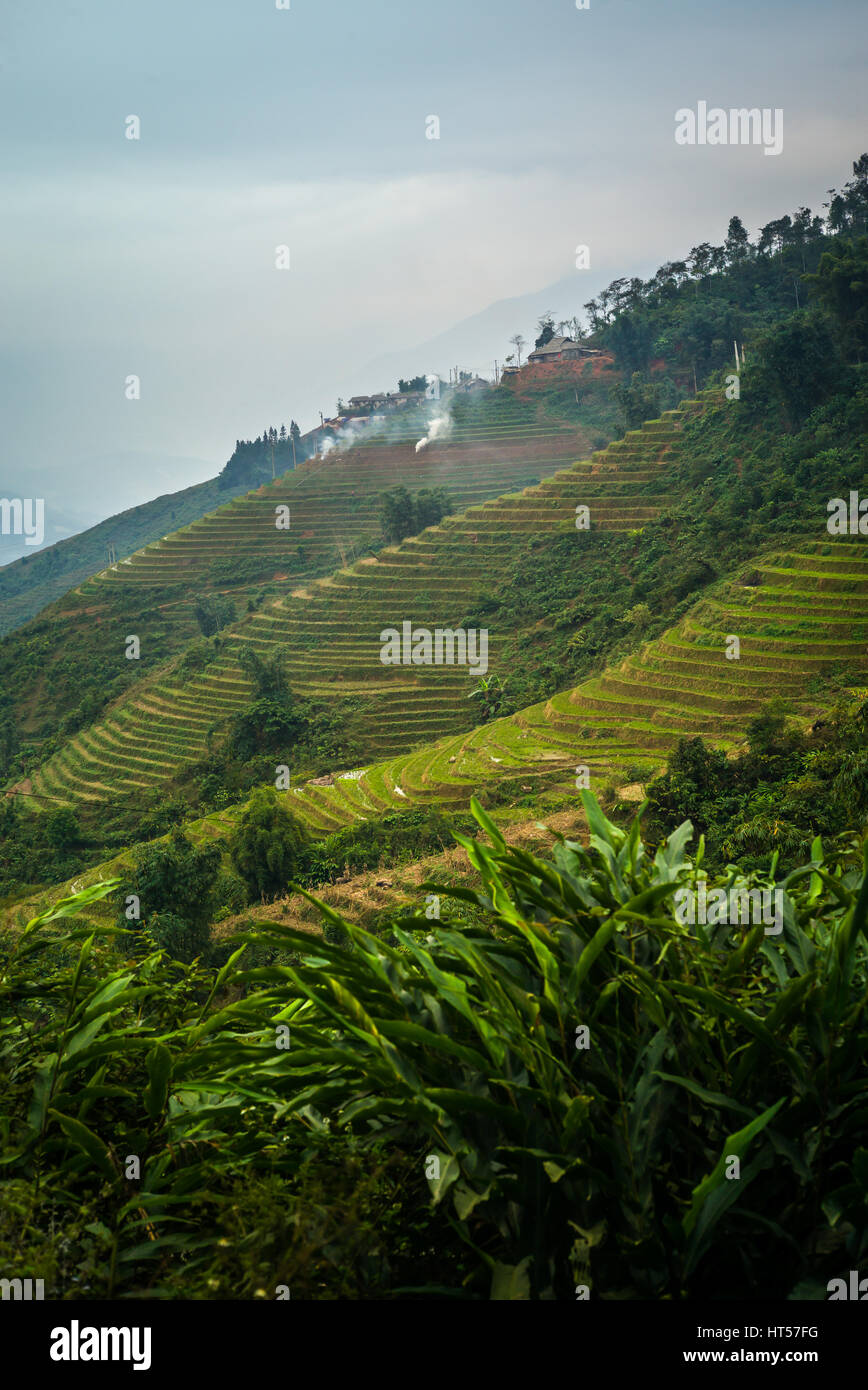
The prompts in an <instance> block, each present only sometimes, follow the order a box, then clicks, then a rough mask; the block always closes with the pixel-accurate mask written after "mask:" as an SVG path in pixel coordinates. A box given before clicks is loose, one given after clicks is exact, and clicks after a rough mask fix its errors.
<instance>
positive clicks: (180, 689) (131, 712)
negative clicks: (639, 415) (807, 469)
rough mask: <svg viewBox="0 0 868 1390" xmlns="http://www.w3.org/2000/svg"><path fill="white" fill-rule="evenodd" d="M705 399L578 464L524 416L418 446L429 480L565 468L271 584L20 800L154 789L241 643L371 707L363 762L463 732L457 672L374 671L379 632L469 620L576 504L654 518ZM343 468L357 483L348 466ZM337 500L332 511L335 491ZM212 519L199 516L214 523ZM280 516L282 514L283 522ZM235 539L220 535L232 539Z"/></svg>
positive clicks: (183, 753) (207, 719) (192, 744)
mask: <svg viewBox="0 0 868 1390" xmlns="http://www.w3.org/2000/svg"><path fill="white" fill-rule="evenodd" d="M708 403H709V402H708V401H707V400H704V399H697V400H694V401H691V402H688V403H686V404H685V405H684V406H682V407H681V408H680V409H679V410H678V411H669V412H667V414H666V415H665V416H664V417H662V418H661V419H660V420H657V421H651V422H649V423H648V424H646V425H645V426H644V428H643V429H642V430H637V431H633V432H632V433H631V434H628V435H627V436H626V437H625V439H623V440H621V441H619V442H618V443H615V444H612V445H610V446H609V447H608V448H607V449H605V450H603V451H600V452H598V453H596V454H594V455H592V456H591V458H589V459H585V460H579V461H576V460H575V459H574V458H572V457H571V455H570V450H569V439H568V437H567V435H568V433H569V432H564V431H563V430H554V431H546V432H544V433H542V434H541V433H540V432H539V431H537V432H536V433H533V432H531V429H530V427H526V426H516V427H514V428H515V431H516V432H521V433H522V439H521V442H520V443H515V442H510V441H509V440H504V438H503V437H501V436H500V435H498V436H497V437H496V439H495V438H494V437H493V436H491V435H490V433H489V434H486V431H485V429H481V430H480V431H479V432H478V434H479V437H478V438H477V439H476V440H475V441H474V443H473V444H469V443H467V442H466V441H460V440H459V441H456V440H454V439H451V440H450V441H449V442H447V443H446V444H445V445H442V446H441V445H438V446H436V447H430V448H429V449H427V450H425V451H424V452H423V455H421V456H420V457H423V458H424V459H425V467H426V470H427V471H426V474H425V481H426V484H427V485H429V486H430V485H434V484H436V483H437V481H438V478H439V476H442V475H443V473H444V472H445V470H451V471H452V472H455V471H456V470H458V467H459V466H458V464H457V463H456V459H459V460H463V463H462V464H461V467H463V468H464V469H465V470H467V469H468V468H471V465H472V468H475V469H477V470H479V471H481V470H482V466H483V465H484V466H485V468H486V469H494V470H496V469H497V468H509V467H513V468H515V467H516V466H523V467H528V466H530V464H531V463H533V464H535V465H536V466H537V467H540V466H541V465H543V464H545V465H549V466H551V465H553V464H554V465H557V464H558V463H561V462H563V463H566V464H568V466H567V467H565V468H562V469H560V470H558V471H557V472H555V473H554V474H553V476H551V477H550V478H548V479H547V480H546V481H544V482H543V483H541V484H540V485H538V486H535V487H529V488H526V489H525V490H524V491H522V492H521V493H514V494H507V495H505V496H501V497H498V498H497V499H496V500H494V501H488V502H485V503H483V504H482V505H479V506H470V507H468V509H467V510H466V511H464V512H463V513H462V514H460V515H458V516H452V517H448V518H445V519H444V521H443V523H442V524H441V525H440V526H437V527H432V528H429V530H427V531H426V532H424V533H423V534H422V535H421V536H419V537H415V538H412V539H410V540H407V541H405V542H404V543H403V544H402V545H400V546H397V547H393V548H391V549H387V550H385V551H381V552H380V553H379V554H378V555H377V556H376V557H373V556H371V557H369V558H367V559H363V560H361V561H359V562H357V563H356V564H354V565H353V566H352V567H351V568H347V569H343V570H340V571H338V572H337V573H336V574H333V575H331V576H330V577H329V578H327V579H323V580H319V581H315V582H312V583H309V584H308V585H307V587H305V588H301V589H296V590H295V591H294V592H290V593H287V595H286V596H285V597H284V598H282V599H280V600H278V601H277V602H276V603H274V604H272V605H271V606H270V607H268V608H266V609H263V610H262V611H259V612H256V613H253V614H251V615H249V616H248V617H247V618H246V619H245V620H244V621H243V622H241V623H238V624H236V625H235V627H234V628H231V629H227V630H226V631H225V633H224V634H223V636H224V638H225V641H226V656H225V658H224V659H222V660H221V661H220V662H219V663H215V664H213V665H212V666H210V667H208V668H207V670H206V671H204V672H202V673H201V674H200V675H198V676H197V677H195V678H193V679H190V680H188V681H186V682H184V683H181V682H172V681H171V680H164V681H162V682H161V681H151V682H141V683H140V684H139V685H137V686H136V687H135V689H134V690H133V691H132V692H131V693H129V694H128V695H127V696H125V697H124V699H123V700H122V701H121V702H119V703H118V705H116V706H115V707H114V709H113V710H112V711H111V713H110V714H109V716H108V717H107V718H106V719H104V720H103V721H102V722H101V723H99V724H97V725H95V726H93V727H92V728H90V729H89V730H87V731H85V732H83V733H81V734H79V735H78V736H77V737H76V738H75V739H73V740H72V741H71V742H70V743H69V744H67V745H66V746H65V747H64V748H63V749H62V750H61V751H60V752H59V753H57V754H56V755H55V756H54V757H53V758H51V759H50V761H49V762H47V763H46V764H45V765H44V767H43V768H42V769H41V770H40V771H39V773H38V774H37V775H36V777H35V778H34V780H33V785H32V789H31V794H32V795H33V797H34V798H36V799H37V804H41V805H46V804H59V803H70V804H72V803H75V802H77V801H81V800H93V801H101V800H106V799H111V798H113V797H121V796H123V797H126V796H129V795H130V794H134V793H135V791H136V790H137V789H140V788H147V787H157V786H160V785H161V784H165V783H166V782H167V781H169V780H170V779H171V778H172V777H173V776H174V775H176V774H177V772H178V770H179V768H180V767H181V766H183V765H184V764H188V763H190V762H191V761H195V760H197V759H199V758H202V757H203V756H204V755H205V752H206V749H207V740H208V733H209V730H210V729H212V728H213V727H214V726H217V725H219V724H220V723H221V721H224V720H226V719H227V718H228V717H229V716H231V715H232V714H234V713H235V712H236V711H238V710H239V709H241V708H242V707H243V706H244V705H245V703H246V702H247V701H248V699H249V696H250V691H251V687H250V683H249V681H248V680H247V678H246V676H245V675H244V673H243V672H242V670H241V668H240V666H239V664H238V662H237V659H235V658H234V656H233V651H237V650H238V649H239V648H240V647H241V646H244V645H248V646H252V647H253V648H254V649H256V650H258V651H260V652H261V653H262V654H265V653H268V652H269V651H273V650H276V649H281V650H282V651H283V652H284V653H285V654H286V658H287V674H288V677H289V681H290V684H291V686H292V689H293V690H294V691H295V692H296V693H297V694H299V695H302V696H313V697H319V698H328V697H334V696H335V695H353V694H356V695H360V696H364V697H365V699H366V700H367V701H369V702H374V703H375V706H376V709H375V713H374V714H373V716H372V717H371V719H370V721H369V732H368V739H367V742H368V746H369V749H370V754H371V756H372V757H377V756H383V757H385V756H387V755H389V754H392V753H397V752H399V751H400V750H402V749H407V748H411V747H413V746H415V745H419V744H423V743H429V742H431V741H432V740H435V739H437V738H438V737H440V736H441V735H443V734H444V733H446V732H447V731H450V730H452V731H454V730H455V729H456V728H458V729H460V728H461V727H462V725H463V726H464V727H465V728H466V727H467V726H468V725H469V723H470V722H471V719H472V714H473V710H474V707H473V705H471V704H469V703H468V700H467V696H468V694H469V691H470V689H471V688H472V684H474V683H475V682H472V681H471V680H470V679H469V678H468V673H467V671H466V670H465V669H462V668H460V667H457V666H452V667H450V666H439V667H425V666H421V667H387V666H384V665H383V664H382V663H381V661H380V648H381V642H380V633H381V631H382V630H383V629H384V628H387V627H396V628H399V629H400V627H401V624H402V622H404V621H405V620H409V621H411V622H412V623H413V624H415V625H422V626H424V627H428V628H429V629H434V628H437V627H457V626H458V625H459V624H461V623H462V620H463V619H465V617H467V615H468V614H471V615H472V611H473V608H474V605H475V604H476V602H477V600H478V598H479V594H480V590H481V588H484V586H485V584H486V583H489V584H492V585H493V584H494V583H496V582H497V580H498V579H499V577H500V576H502V574H503V573H504V572H506V571H507V570H508V566H509V561H510V557H511V556H512V555H514V554H515V553H516V549H517V548H520V547H521V548H523V547H524V546H526V544H527V541H528V539H529V538H531V537H536V536H541V535H546V534H552V533H557V532H573V533H574V534H575V519H576V507H577V506H580V505H585V506H588V507H589V509H590V521H591V527H592V528H599V529H601V530H611V531H623V530H630V529H634V528H639V527H641V526H642V525H643V524H644V523H645V522H647V521H648V520H650V519H651V518H653V517H655V516H657V515H658V514H659V512H660V511H661V509H663V508H664V507H666V506H667V504H669V503H670V501H672V500H673V498H672V497H671V496H670V494H669V493H668V492H666V491H665V490H664V489H663V488H662V486H661V481H660V480H661V478H662V477H664V476H666V475H669V474H670V470H671V468H672V465H673V464H674V463H676V464H677V460H678V456H679V449H680V448H681V447H683V425H684V422H685V420H686V419H687V418H688V417H689V416H690V415H692V414H693V413H695V412H696V411H699V410H702V409H704V408H705V407H706V406H707V404H708ZM488 450H490V451H491V455H492V457H491V460H488V458H487V451H488ZM393 452H394V446H393V450H392V451H390V452H389V457H388V458H382V459H379V461H372V463H371V466H372V467H373V466H374V464H375V463H376V467H377V468H379V469H380V472H379V473H378V474H377V475H376V476H377V477H378V478H379V479H380V482H379V483H378V484H377V487H378V490H379V489H381V488H382V487H384V486H386V485H390V483H387V480H386V477H385V474H384V473H383V471H382V470H383V469H386V470H388V469H392V468H394V469H396V470H397V471H396V473H395V479H397V478H399V477H400V476H406V468H407V460H406V459H405V460H404V462H403V464H402V463H401V461H400V459H399V458H393V457H392V453H393ZM504 459H506V460H507V462H504ZM402 470H403V472H402ZM353 476H354V477H355V478H356V485H357V486H358V469H356V470H355V472H354V475H353ZM391 481H394V479H392V480H391ZM346 485H347V486H350V482H349V481H347V483H346ZM335 486H336V485H335V484H334V483H333V484H332V487H335ZM467 486H468V487H470V486H471V484H470V482H468V484H467ZM277 492H278V489H274V488H268V489H266V490H264V493H263V497H262V498H260V496H259V494H257V495H256V496H255V497H253V498H248V499H245V501H244V503H235V504H233V506H232V508H231V509H227V511H228V510H231V511H232V512H233V514H237V513H239V511H240V509H242V508H244V509H245V510H244V515H245V517H246V519H247V520H246V524H249V525H251V526H255V525H265V524H268V525H271V526H272V528H273V521H270V520H269V516H268V512H269V510H270V509H271V508H273V506H274V504H275V501H274V499H275V496H276V495H277ZM266 493H267V496H266V495H265V494H266ZM263 499H264V500H263ZM291 505H293V504H291ZM341 506H342V507H343V508H344V509H346V508H347V500H346V498H344V499H343V500H342V502H341ZM248 513H249V516H248ZM320 515H322V514H320ZM216 516H219V514H216ZM216 516H215V518H211V519H209V521H210V523H211V524H212V525H214V526H216V525H217V521H216ZM271 516H272V517H273V511H272V512H271ZM295 516H296V513H295V511H294V512H293V524H295ZM257 517H258V518H259V519H258V520H257ZM320 524H321V525H324V522H322V520H321V521H320ZM204 525H205V523H202V524H201V526H200V527H199V528H198V529H202V527H204ZM580 543H581V541H580V539H578V540H577V544H580ZM179 544H183V543H181V542H179ZM238 544H239V542H238V533H237V532H236V534H235V538H234V540H233V541H232V545H238ZM170 563H175V562H174V561H171V562H170ZM178 563H180V561H179V562H178ZM191 563H202V562H201V561H195V562H193V561H191ZM170 572H175V571H172V570H170ZM118 582H120V581H118ZM134 582H135V581H134ZM155 582H156V581H155ZM473 625H476V624H473ZM497 660H498V658H497V634H496V633H492V634H491V635H490V647H489V669H490V670H493V671H496V670H497Z"/></svg>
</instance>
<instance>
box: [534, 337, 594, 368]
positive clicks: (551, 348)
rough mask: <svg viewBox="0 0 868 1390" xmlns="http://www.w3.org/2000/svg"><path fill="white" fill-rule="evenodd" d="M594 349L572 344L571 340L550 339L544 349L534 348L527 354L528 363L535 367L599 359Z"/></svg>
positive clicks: (581, 344)
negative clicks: (583, 358) (588, 358)
mask: <svg viewBox="0 0 868 1390" xmlns="http://www.w3.org/2000/svg"><path fill="white" fill-rule="evenodd" d="M599 355H600V354H599V352H598V351H597V349H596V348H589V347H585V346H584V344H583V343H577V342H574V341H573V339H572V338H557V337H556V338H551V339H549V341H548V342H547V343H546V345H545V347H541V348H535V349H534V351H533V352H531V353H529V354H528V359H527V360H528V362H530V363H533V365H534V366H536V365H537V364H538V363H541V362H542V363H544V362H570V361H577V360H578V359H580V358H582V357H599Z"/></svg>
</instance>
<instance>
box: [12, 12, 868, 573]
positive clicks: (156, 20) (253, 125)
mask: <svg viewBox="0 0 868 1390" xmlns="http://www.w3.org/2000/svg"><path fill="white" fill-rule="evenodd" d="M866 50H868V6H866V5H865V3H864V0H824V3H823V4H818V3H808V0H763V3H761V4H759V3H756V0H729V3H725V2H724V0H715V2H714V3H712V2H711V0H590V7H589V8H588V9H587V10H579V9H577V8H576V4H575V0H472V3H469V0H439V3H436V4H435V3H430V4H429V3H422V2H421V0H291V4H290V8H289V9H286V10H282V9H281V10H279V9H278V8H277V6H276V3H275V0H146V3H142V2H141V0H139V3H135V4H134V3H132V2H131V0H79V3H77V4H75V3H64V0H4V2H3V5H2V8H0V170H2V180H3V190H4V193H3V210H2V213H0V255H2V291H0V294H2V302H0V411H2V418H3V450H4V452H3V455H2V457H0V495H4V496H43V497H45V498H46V507H47V513H48V516H47V520H49V522H50V525H49V534H48V538H49V539H51V538H54V537H56V536H57V535H59V534H64V533H65V532H72V531H75V530H77V529H79V528H80V527H81V526H82V525H84V524H89V523H91V522H93V521H95V520H97V519H99V518H101V517H103V516H107V515H109V514H110V513H112V512H113V511H116V510H118V509H119V508H121V507H124V506H129V505H132V504H133V503H135V502H139V501H144V500H146V499H147V498H149V497H151V496H153V495H155V494H156V493H158V492H164V491H169V490H174V489H176V488H181V487H185V486H187V485H189V484H190V483H192V482H197V481H199V480H200V479H203V478H205V477H209V476H212V475H213V474H214V473H215V472H216V471H217V470H218V469H219V468H220V467H221V466H222V464H223V463H224V461H225V459H226V458H227V457H228V455H229V453H231V450H232V447H233V445H234V441H235V439H236V438H237V437H250V436H254V435H256V434H258V433H259V432H260V430H261V429H262V427H263V426H265V425H270V424H272V423H274V424H279V423H280V422H281V421H286V422H287V423H288V422H289V419H290V417H295V418H296V419H297V420H298V421H299V423H300V424H301V426H302V428H303V429H306V428H309V427H310V426H311V425H312V424H313V423H314V422H315V421H316V420H317V419H318V411H319V409H322V410H323V411H325V412H326V413H327V414H328V413H331V412H332V411H333V410H334V406H335V401H336V399H337V397H338V395H343V396H344V397H346V396H348V395H350V394H353V392H355V391H360V390H367V389H371V388H376V387H380V388H383V389H385V388H387V387H391V386H394V384H395V383H394V381H393V380H391V379H390V378H388V377H387V378H386V379H382V378H381V376H380V375H379V372H380V370H382V371H385V370H386V369H387V366H388V369H389V370H391V369H393V368H394V365H395V362H396V361H397V362H400V361H401V360H404V359H405V366H406V373H407V374H411V373H412V374H415V373H416V372H418V371H444V372H445V371H446V370H447V369H448V368H449V367H450V366H452V365H454V364H455V363H456V362H458V363H460V365H462V366H467V367H472V368H476V369H478V370H482V371H486V370H490V368H491V365H492V363H493V360H494V358H495V357H500V358H501V359H502V358H503V356H504V355H505V353H506V352H507V351H509V350H510V349H509V348H508V345H507V342H506V340H505V339H506V336H508V334H507V333H506V328H505V325H506V324H507V323H509V322H510V321H511V320H510V315H511V314H512V313H513V308H512V306H510V307H509V308H507V309H506V310H500V311H499V310H496V309H495V310H494V311H493V312H492V314H491V315H490V316H489V317H487V318H486V317H483V319H482V320H479V319H477V320H476V321H475V323H474V324H472V325H471V326H470V327H469V328H468V329H467V330H463V329H460V328H459V329H458V330H457V331H456V332H455V333H454V334H451V335H448V337H447V340H446V341H445V344H444V340H443V339H442V338H441V337H440V335H442V334H444V333H445V332H446V331H447V330H449V329H451V328H452V327H453V326H454V325H459V324H461V322H462V321H463V320H464V319H466V318H473V317H474V316H476V315H479V314H480V312H481V311H484V310H485V309H486V308H487V307H488V306H489V305H494V304H497V302H498V301H501V300H503V299H505V298H512V297H516V296H527V297H528V298H525V299H521V298H520V299H519V300H518V302H517V304H516V306H515V310H514V315H515V321H512V326H511V328H510V332H516V331H522V332H524V334H525V336H528V334H529V332H530V330H531V329H532V327H533V318H534V310H535V309H536V310H538V309H539V308H548V307H550V308H552V309H554V310H555V312H556V313H557V314H558V316H559V317H561V316H563V317H567V316H569V315H570V314H572V313H574V312H578V311H580V310H581V306H582V304H583V303H584V302H585V301H586V300H587V299H588V298H589V297H590V296H591V294H593V293H595V292H596V291H597V290H598V289H599V288H600V287H601V286H602V285H603V284H605V283H607V282H608V281H609V280H610V279H612V278H614V276H616V275H631V274H647V273H649V272H651V271H653V270H654V269H655V268H656V266H657V265H659V264H660V263H661V262H662V261H663V260H666V259H670V258H672V257H675V256H678V255H680V254H683V253H686V252H687V251H688V250H689V249H690V247H691V246H693V245H695V244H696V243H697V242H699V241H704V240H709V241H720V240H721V239H722V238H723V235H724V233H725V230H726V223H727V221H728V219H729V217H730V215H731V214H732V213H735V212H737V213H739V214H740V215H741V216H742V217H743V218H744V220H745V222H746V223H747V225H748V226H749V227H750V228H751V230H752V231H754V230H755V229H756V228H757V227H758V226H759V225H760V224H761V223H763V222H765V221H768V220H769V219H770V218H772V217H775V216H779V215H781V214H782V213H783V212H786V211H791V210H793V209H794V208H795V207H797V206H799V205H800V204H802V203H808V204H809V205H810V206H812V207H814V208H815V209H816V210H819V209H820V206H821V204H822V201H823V199H824V197H825V194H826V190H827V189H828V188H829V187H830V186H832V185H833V184H834V185H838V186H840V184H842V183H843V182H844V181H845V180H846V179H847V177H848V176H849V173H850V167H851V164H852V161H853V159H855V158H856V157H857V156H858V155H859V154H860V153H861V152H862V150H864V149H866V148H868V84H866V82H865V71H866V57H868V52H866ZM700 100H704V101H707V102H708V103H709V105H711V106H715V105H718V106H722V107H725V108H729V107H731V106H739V107H740V106H748V107H753V106H758V107H770V108H780V109H782V110H783V113H784V144H783V152H782V153H781V154H780V155H779V156H777V157H767V156H765V155H764V154H763V151H762V149H761V148H758V147H756V146H747V147H742V146H735V147H729V146H727V147H722V148H721V147H718V148H712V147H709V146H704V147H699V146H696V147H681V146H678V145H677V144H676V143H675V140H674V126H675V122H674V113H675V111H676V110H677V109H678V108H681V107H695V106H696V104H697V102H698V101H700ZM131 115H134V116H138V118H139V119H140V122H141V135H140V139H139V140H136V141H134V140H129V139H127V138H126V136H125V122H126V119H127V117H129V116H131ZM432 115H436V116H437V117H438V118H439V122H440V138H439V140H430V139H427V138H426V118H428V117H429V116H432ZM580 243H582V244H587V245H588V246H589V247H590V251H591V269H590V270H584V271H577V270H576V269H575V248H576V246H577V245H578V244H580ZM284 244H285V245H288V246H289V248H290V268H289V270H278V269H276V268H275V247H276V246H278V245H284ZM551 285H557V286H558V291H557V293H558V299H559V302H557V303H554V302H552V303H548V302H546V296H545V290H546V288H547V287H548V286H551ZM538 291H539V292H540V296H537V297H535V292H538ZM435 339H436V340H438V345H437V347H436V349H435V348H432V349H430V350H428V349H424V350H420V351H418V352H414V351H413V349H414V348H416V347H417V345H422V344H426V343H428V342H429V340H435ZM403 350H406V352H404V351H403ZM396 353H398V354H399V355H398V357H397V358H396V357H395V354H396ZM435 354H440V355H442V356H443V357H444V360H443V361H440V360H434V361H428V360H424V359H425V358H426V357H427V356H429V355H432V356H433V355H435ZM380 359H382V367H381V368H379V367H378V366H377V363H378V360H380ZM387 359H388V362H387ZM420 359H423V360H420ZM133 374H135V375H137V376H138V377H140V380H141V399H139V400H127V399H126V398H125V394H124V383H125V379H126V378H127V377H128V376H130V375H133ZM0 546H2V541H0ZM4 558H9V551H8V550H7V554H6V556H5V557H4V556H3V554H2V552H0V562H2V560H3V559H4Z"/></svg>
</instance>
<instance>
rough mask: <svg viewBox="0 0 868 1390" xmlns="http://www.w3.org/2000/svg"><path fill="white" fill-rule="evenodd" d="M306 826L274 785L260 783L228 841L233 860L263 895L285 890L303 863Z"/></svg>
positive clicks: (254, 887)
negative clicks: (265, 785) (264, 785)
mask: <svg viewBox="0 0 868 1390" xmlns="http://www.w3.org/2000/svg"><path fill="white" fill-rule="evenodd" d="M307 841H308V835H307V831H306V830H305V829H304V826H303V825H301V824H300V822H299V821H298V820H296V818H295V817H294V816H293V814H292V812H291V811H289V810H288V809H287V807H286V805H285V804H284V802H283V801H282V800H281V799H279V798H278V795H277V792H276V791H275V790H274V787H258V788H257V790H256V791H255V792H254V793H253V795H252V797H251V798H250V800H249V802H248V803H247V806H246V807H245V809H244V814H243V816H242V817H241V820H240V822H239V824H238V828H237V829H236V830H235V831H234V833H233V835H232V838H231V839H230V841H229V853H230V856H231V858H232V863H233V864H234V866H235V868H236V869H237V871H238V873H239V874H240V875H241V877H242V878H243V879H244V881H245V882H246V883H247V884H248V886H249V887H250V888H251V889H252V890H253V891H254V892H256V893H257V894H259V895H260V896H261V897H263V898H265V897H275V896H276V894H278V893H281V892H285V891H286V889H287V887H288V886H289V883H290V881H291V880H292V879H293V878H294V877H295V875H296V872H297V870H298V868H299V866H300V865H301V864H302V863H303V857H304V849H305V846H306V844H307Z"/></svg>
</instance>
